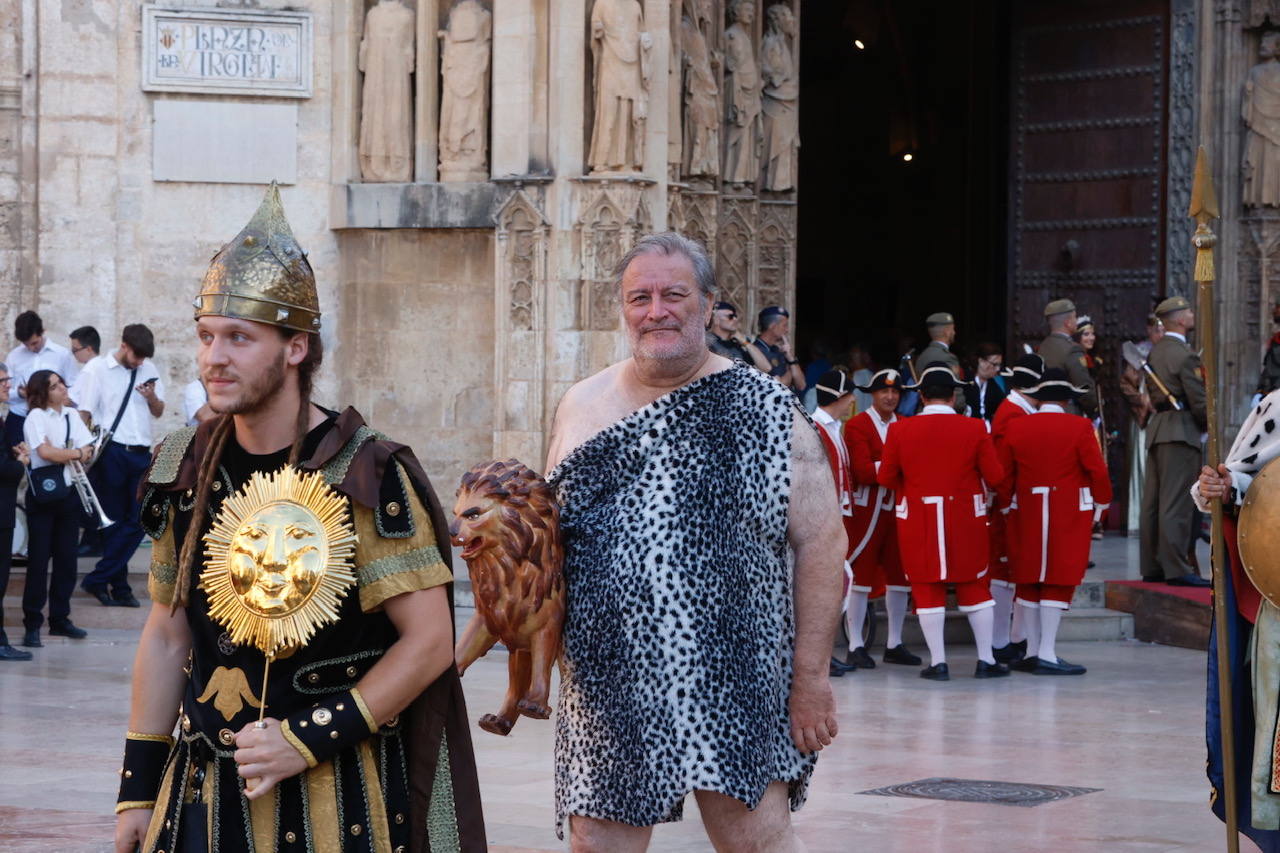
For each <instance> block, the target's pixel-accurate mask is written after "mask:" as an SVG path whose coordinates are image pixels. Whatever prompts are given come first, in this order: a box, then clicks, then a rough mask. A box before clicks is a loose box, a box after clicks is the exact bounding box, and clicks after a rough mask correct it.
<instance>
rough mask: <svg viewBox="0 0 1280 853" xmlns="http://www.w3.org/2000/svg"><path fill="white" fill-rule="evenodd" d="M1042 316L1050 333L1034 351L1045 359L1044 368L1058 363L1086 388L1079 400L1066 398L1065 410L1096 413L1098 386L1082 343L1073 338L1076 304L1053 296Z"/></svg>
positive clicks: (1072, 379) (1095, 415) (1072, 378)
mask: <svg viewBox="0 0 1280 853" xmlns="http://www.w3.org/2000/svg"><path fill="white" fill-rule="evenodd" d="M1044 317H1045V320H1046V322H1048V324H1049V336H1048V337H1046V338H1045V339H1044V340H1043V341H1041V342H1040V348H1039V349H1038V350H1037V352H1039V353H1040V357H1041V358H1043V359H1044V369H1045V370H1048V369H1049V368H1051V367H1057V368H1059V369H1061V370H1065V371H1066V372H1067V378H1068V379H1069V380H1070V381H1071V384H1072V385H1074V386H1076V387H1077V388H1087V389H1089V390H1087V391H1086V392H1085V393H1084V394H1083V395H1082V396H1081V397H1080V400H1079V402H1078V403H1072V402H1071V401H1067V405H1066V410H1067V411H1068V412H1070V413H1071V414H1073V415H1078V414H1081V413H1083V414H1085V415H1088V416H1089V417H1091V418H1093V417H1097V415H1098V389H1097V388H1096V387H1094V383H1093V377H1092V376H1090V375H1089V365H1088V362H1087V360H1086V359H1085V355H1084V347H1082V346H1080V343H1079V342H1078V341H1076V340H1073V339H1072V337H1071V336H1072V335H1074V334H1075V333H1076V305H1075V303H1074V302H1072V301H1071V300H1070V299H1055V300H1053V301H1052V302H1050V303H1049V304H1048V305H1046V306H1045V307H1044Z"/></svg>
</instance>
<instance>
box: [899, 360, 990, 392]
mask: <svg viewBox="0 0 1280 853" xmlns="http://www.w3.org/2000/svg"><path fill="white" fill-rule="evenodd" d="M972 384H973V383H972V382H965V381H963V380H960V379H957V378H956V375H955V373H953V372H952V371H951V368H950V367H947V366H946V365H945V364H935V365H933V366H932V367H926V368H925V370H924V372H923V373H921V374H920V381H919V382H917V383H916V384H915V385H906V386H903V387H905V388H906V389H907V390H909V391H920V390H923V389H926V388H927V389H929V390H931V391H933V390H937V391H946V390H948V389H952V390H954V389H956V388H963V387H964V386H966V385H972Z"/></svg>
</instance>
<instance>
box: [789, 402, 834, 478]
mask: <svg viewBox="0 0 1280 853" xmlns="http://www.w3.org/2000/svg"><path fill="white" fill-rule="evenodd" d="M791 434H792V438H791V459H792V460H793V461H794V462H797V463H800V462H810V463H811V462H814V461H815V460H816V461H819V462H821V463H822V464H823V465H826V464H827V451H826V450H825V449H824V448H823V446H822V439H820V438H819V437H818V427H816V426H814V423H813V421H811V420H809V419H808V418H807V417H805V416H804V415H802V414H801V413H800V412H798V411H797V412H796V413H795V414H794V415H793V416H792V421H791Z"/></svg>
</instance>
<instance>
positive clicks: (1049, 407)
mask: <svg viewBox="0 0 1280 853" xmlns="http://www.w3.org/2000/svg"><path fill="white" fill-rule="evenodd" d="M1066 411H1067V410H1066V409H1064V408H1062V406H1061V405H1060V404H1058V403H1041V404H1040V408H1039V409H1037V410H1036V411H1034V412H1032V414H1033V415H1034V414H1038V413H1040V412H1057V413H1058V414H1060V415H1061V414H1063V413H1064V412H1066Z"/></svg>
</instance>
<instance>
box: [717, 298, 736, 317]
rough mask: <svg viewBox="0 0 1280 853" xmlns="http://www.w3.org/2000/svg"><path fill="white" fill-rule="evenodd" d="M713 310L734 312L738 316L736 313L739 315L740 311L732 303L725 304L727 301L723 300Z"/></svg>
mask: <svg viewBox="0 0 1280 853" xmlns="http://www.w3.org/2000/svg"><path fill="white" fill-rule="evenodd" d="M711 310H713V311H732V312H734V313H735V314H736V313H738V309H737V308H735V307H734V304H733V303H732V302H725V301H723V300H721V301H720V302H717V303H716V304H715V306H714V307H713V308H712V309H711Z"/></svg>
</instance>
